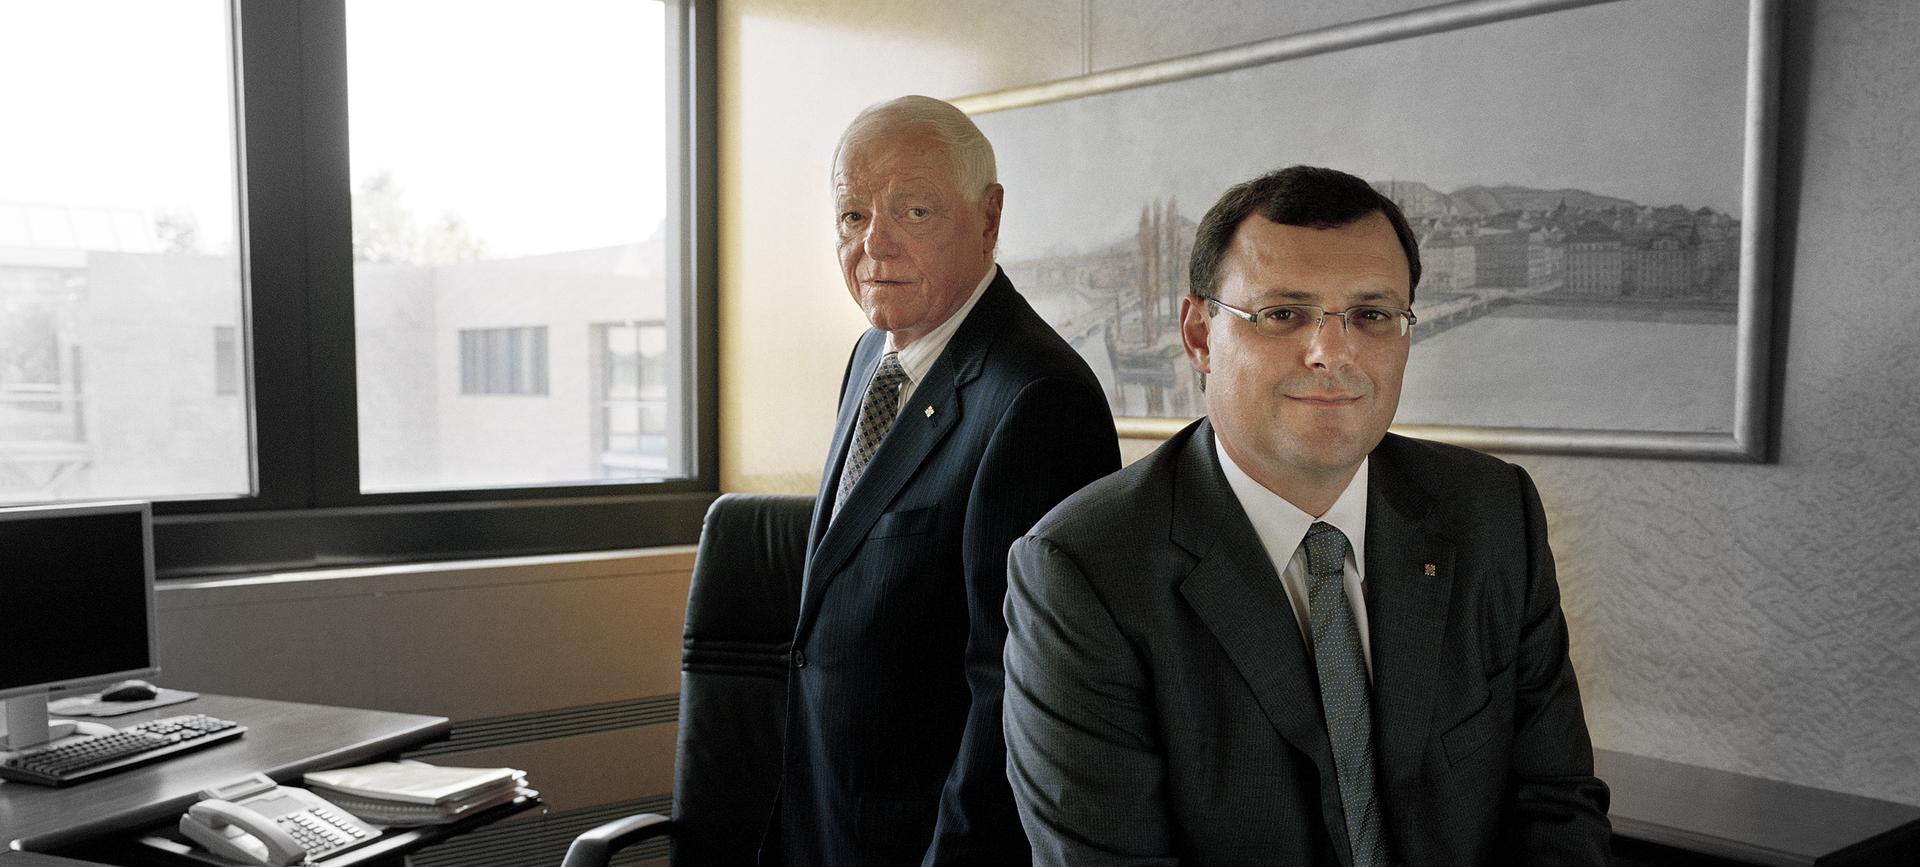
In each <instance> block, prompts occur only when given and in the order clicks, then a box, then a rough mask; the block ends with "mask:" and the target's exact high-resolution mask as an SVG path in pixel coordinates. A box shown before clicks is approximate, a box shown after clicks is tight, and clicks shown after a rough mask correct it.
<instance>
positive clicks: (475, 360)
mask: <svg viewBox="0 0 1920 867" xmlns="http://www.w3.org/2000/svg"><path fill="white" fill-rule="evenodd" d="M460 393H461V394H540V395H544V394H546V393H547V328H546V326H544V325H541V326H535V327H532V328H469V329H463V330H462V331H461V332H460Z"/></svg>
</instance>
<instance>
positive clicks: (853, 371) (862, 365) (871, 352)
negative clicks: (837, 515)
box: [801, 331, 887, 599]
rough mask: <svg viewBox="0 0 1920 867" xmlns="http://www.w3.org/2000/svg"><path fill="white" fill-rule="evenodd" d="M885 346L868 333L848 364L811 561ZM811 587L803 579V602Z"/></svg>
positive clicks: (812, 533)
mask: <svg viewBox="0 0 1920 867" xmlns="http://www.w3.org/2000/svg"><path fill="white" fill-rule="evenodd" d="M886 345H887V344H886V335H884V334H882V333H880V332H878V331H869V332H867V334H866V335H865V336H864V337H862V338H861V340H860V342H859V343H858V344H856V345H855V346H854V348H853V357H852V358H850V359H848V360H847V381H846V382H844V383H842V384H841V387H840V411H839V413H838V414H836V415H835V416H834V421H833V445H832V447H831V448H829V449H828V451H827V468H826V470H825V471H823V472H822V473H821V474H820V493H819V495H817V496H815V497H814V498H813V520H812V522H811V523H810V524H809V526H808V527H807V552H808V556H809V560H811V557H812V554H813V552H816V551H818V550H820V543H821V537H822V536H824V535H825V534H826V532H827V523H828V521H830V520H832V517H833V496H834V492H835V491H836V490H837V489H838V488H839V486H840V468H841V466H842V465H844V464H845V463H846V460H847V448H848V446H849V444H851V443H852V441H853V425H854V423H855V422H856V421H858V420H859V417H860V404H861V403H862V402H863V401H864V400H865V399H866V392H867V380H868V379H870V378H872V376H873V367H874V365H875V364H878V363H879V361H880V355H881V354H882V352H884V351H885V349H886ZM804 571H811V570H804ZM810 583H812V582H811V580H810V576H807V577H805V578H803V583H802V588H801V598H802V599H804V598H806V590H805V585H806V584H810Z"/></svg>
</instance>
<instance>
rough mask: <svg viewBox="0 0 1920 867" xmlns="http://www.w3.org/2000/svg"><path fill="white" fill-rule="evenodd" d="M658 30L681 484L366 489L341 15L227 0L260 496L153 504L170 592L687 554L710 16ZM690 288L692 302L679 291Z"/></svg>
mask: <svg viewBox="0 0 1920 867" xmlns="http://www.w3.org/2000/svg"><path fill="white" fill-rule="evenodd" d="M661 2H663V3H664V5H665V6H666V15H667V22H668V24H667V45H666V52H667V54H666V62H667V87H668V91H669V92H668V114H669V117H670V118H677V119H678V121H679V122H678V124H670V128H669V135H671V136H674V139H673V140H672V141H670V142H669V146H668V148H667V163H668V174H669V184H668V202H667V205H668V214H669V227H670V228H671V226H673V225H677V226H679V228H680V231H678V232H672V231H669V233H668V236H667V237H668V239H669V248H668V251H667V256H666V261H667V268H666V272H667V285H668V287H669V292H668V298H667V311H666V312H667V318H668V320H669V321H675V320H676V319H677V320H678V321H680V322H683V323H685V327H686V330H685V333H684V339H683V340H682V341H681V345H680V346H679V352H678V353H677V356H676V357H674V358H672V359H671V361H673V362H677V364H678V366H679V367H680V369H681V370H682V371H683V372H685V373H687V374H690V375H691V378H692V387H691V388H690V389H689V390H688V394H689V400H688V404H689V407H688V408H689V410H690V418H689V426H690V428H691V429H690V431H689V437H688V441H689V443H690V446H691V453H692V454H691V466H690V467H689V470H690V472H689V475H688V477H687V478H684V479H675V480H671V481H658V482H637V483H625V482H582V483H572V484H552V485H546V486H532V487H514V488H485V489H464V490H463V489H455V490H434V491H407V492H391V493H387V492H383V493H372V494H363V493H361V492H360V472H359V469H360V468H359V449H358V438H359V432H358V426H357V412H358V396H357V394H356V391H355V380H354V372H355V358H354V349H353V347H354V337H355V332H354V310H353V306H354V298H353V286H354V283H353V227H352V209H351V187H350V183H351V182H350V177H349V168H348V160H347V153H348V148H347V122H348V117H347V114H348V113H347V60H346V57H347V52H346V4H345V0H302V2H300V3H282V2H274V0H231V14H232V16H233V21H234V31H235V38H234V40H233V58H232V63H233V67H232V68H233V78H234V82H235V87H234V95H235V103H234V106H233V111H234V117H235V118H236V123H235V127H236V132H237V134H238V135H239V139H240V142H239V144H240V146H239V149H238V152H239V153H240V155H241V156H240V181H241V183H240V190H241V192H240V199H241V200H240V202H239V206H240V221H239V225H240V226H241V227H242V232H243V238H244V239H245V243H244V244H243V251H242V255H241V264H240V267H241V268H242V272H243V274H244V276H245V279H244V286H245V292H244V301H243V313H242V321H244V322H246V323H247V325H248V328H249V334H248V336H247V339H246V340H245V341H244V345H245V348H246V356H245V360H244V361H243V364H245V365H246V368H247V369H248V370H249V371H250V373H251V376H250V377H249V379H248V381H247V383H246V387H247V391H248V394H249V396H250V398H251V404H252V407H253V420H252V437H251V440H252V442H251V446H252V454H253V460H254V466H253V478H254V490H255V492H256V493H255V495H254V496H248V497H233V498H220V499H200V500H161V501H156V502H155V503H154V553H155V559H156V567H157V574H158V576H159V577H161V578H177V577H184V576H192V575H209V574H222V573H247V572H270V571H284V570H290V569H305V568H317V567H329V566H347V565H372V564H379V563H397V562H419V561H427V560H442V559H469V558H478V557H502V556H520V555H532V554H549V553H559V552H567V551H582V550H605V549H613V548H631V547H645V546H653V545H667V544H690V543H692V542H694V541H696V540H697V539H698V537H699V532H700V523H701V520H702V518H703V517H704V516H705V514H706V508H707V505H708V504H709V503H711V502H712V500H713V499H714V498H715V497H716V496H718V490H719V461H718V442H719V439H718V435H717V427H718V425H717V420H718V398H717V393H716V391H717V383H718V375H717V372H718V351H717V345H718V339H717V338H718V332H717V330H716V326H715V315H714V314H715V309H716V307H717V303H716V299H715V282H716V281H715V279H714V274H715V263H716V261H717V257H716V254H715V250H714V243H713V242H714V238H715V237H716V234H715V231H714V208H713V200H714V195H715V189H716V187H715V178H714V168H713V167H714V159H713V155H714V153H715V142H716V138H715V134H714V118H715V81H714V24H715V20H714V4H713V0H661ZM674 287H683V289H684V291H679V292H676V291H672V290H673V288H674Z"/></svg>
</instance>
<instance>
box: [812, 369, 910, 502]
mask: <svg viewBox="0 0 1920 867" xmlns="http://www.w3.org/2000/svg"><path fill="white" fill-rule="evenodd" d="M906 381H907V372H906V370H904V369H902V368H901V367H900V353H897V352H889V353H887V354H886V355H882V356H880V366H878V367H876V368H874V370H873V379H871V380H868V381H867V397H866V399H865V400H863V401H861V402H860V418H859V419H858V420H856V421H855V422H854V424H853V442H852V443H850V444H848V446H847V461H846V463H845V464H844V465H842V466H841V467H840V488H839V490H837V491H835V492H834V495H833V515H832V516H829V518H828V520H832V518H835V517H839V515H840V507H841V506H842V505H844V504H845V503H846V502H847V495H848V494H850V493H852V492H853V485H854V483H855V482H858V481H860V474H861V473H862V472H865V471H866V469H867V461H870V460H873V453H874V452H876V451H879V450H880V441H881V440H882V439H884V438H886V435H887V429H888V428H890V427H892V426H893V417H894V416H896V415H899V414H900V386H901V385H902V384H904V383H906Z"/></svg>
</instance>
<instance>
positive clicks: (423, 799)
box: [305, 761, 539, 825]
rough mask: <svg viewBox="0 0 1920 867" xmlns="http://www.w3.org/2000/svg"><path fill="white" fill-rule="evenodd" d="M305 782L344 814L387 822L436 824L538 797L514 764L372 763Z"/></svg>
mask: <svg viewBox="0 0 1920 867" xmlns="http://www.w3.org/2000/svg"><path fill="white" fill-rule="evenodd" d="M305 780H306V784H307V785H308V786H310V787H312V788H313V790H314V791H316V792H318V793H320V794H321V795H322V796H323V797H325V798H326V799H327V800H329V801H332V802H333V803H335V804H337V805H339V806H340V807H341V808H342V809H345V810H346V811H347V812H349V813H352V814H354V815H356V816H359V817H361V818H363V819H366V820H368V821H371V822H378V823H381V824H388V825H434V824H441V823H445V822H451V821H454V820H456V819H459V818H460V817H462V816H465V815H468V814H471V813H475V812H478V811H480V810H484V809H486V808H488V807H493V806H498V805H500V804H504V803H507V802H510V801H512V800H514V799H515V798H518V797H523V796H526V797H538V794H539V793H537V792H534V791H533V790H532V789H528V788H526V782H527V775H526V773H525V772H523V771H520V770H517V769H515V768H456V767H446V766H442V765H429V764H427V763H425V762H415V761H399V762H376V763H374V764H371V765H361V766H359V767H354V768H341V769H339V770H333V771H315V772H313V773H310V774H307V775H306V777H305Z"/></svg>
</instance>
